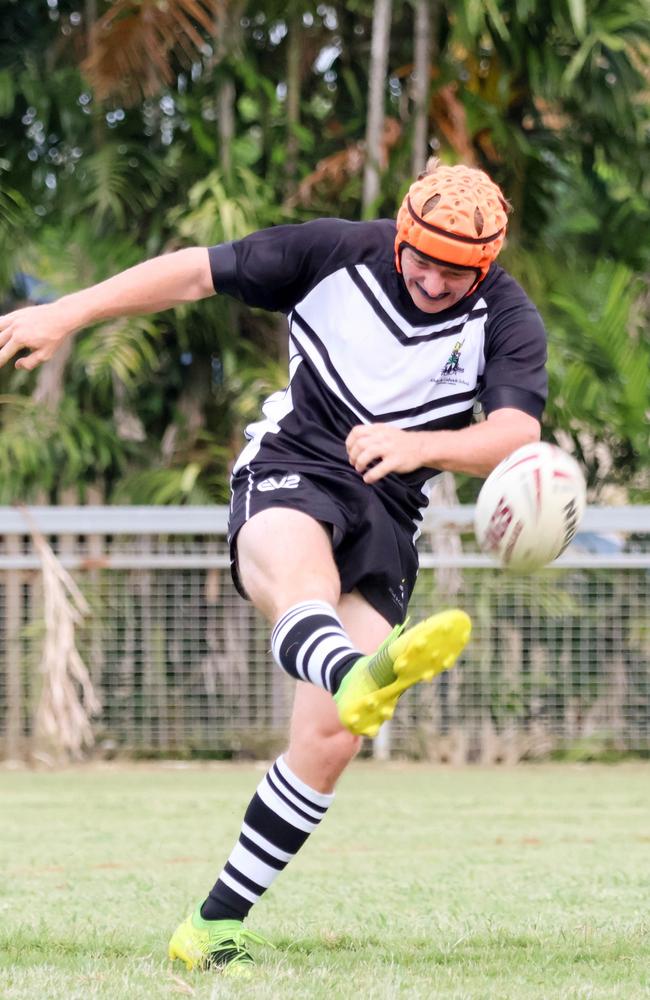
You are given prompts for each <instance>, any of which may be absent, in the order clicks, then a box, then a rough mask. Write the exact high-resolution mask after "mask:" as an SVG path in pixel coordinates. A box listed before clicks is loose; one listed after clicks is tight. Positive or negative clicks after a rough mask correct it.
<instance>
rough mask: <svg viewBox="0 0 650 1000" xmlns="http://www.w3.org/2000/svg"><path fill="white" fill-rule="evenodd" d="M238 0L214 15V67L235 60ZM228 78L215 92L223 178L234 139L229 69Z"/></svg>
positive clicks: (229, 167) (238, 34)
mask: <svg viewBox="0 0 650 1000" xmlns="http://www.w3.org/2000/svg"><path fill="white" fill-rule="evenodd" d="M243 6H244V5H243V3H242V2H241V0H239V2H235V3H232V4H227V5H226V4H224V5H222V6H220V7H219V9H218V11H217V34H216V37H215V40H214V45H215V57H214V62H215V63H216V64H219V63H222V62H224V61H225V60H226V59H228V60H234V59H236V58H237V56H238V55H239V51H240V48H241V23H240V22H241V14H242V10H243ZM225 71H226V73H227V75H226V76H225V77H224V78H222V79H221V82H220V84H219V87H218V90H217V133H218V138H219V158H220V162H221V169H222V170H223V173H224V176H225V177H226V178H229V177H230V173H231V171H232V166H233V164H232V141H233V139H234V138H235V131H236V127H235V100H236V97H237V93H236V91H235V83H234V80H233V78H232V74H231V72H230V69H229V67H228V66H227V65H226V67H225Z"/></svg>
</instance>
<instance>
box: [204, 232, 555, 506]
mask: <svg viewBox="0 0 650 1000" xmlns="http://www.w3.org/2000/svg"><path fill="white" fill-rule="evenodd" d="M394 240H395V223H394V222H393V221H391V220H388V219H386V220H379V221H376V222H346V221H343V220H340V219H319V220H315V221H313V222H306V223H303V224H300V225H288V226H278V227H275V228H271V229H266V230H262V231H260V232H257V233H253V234H252V235H250V236H247V237H245V238H244V239H242V240H237V241H235V242H233V243H225V244H220V245H219V246H216V247H212V248H210V251H209V254H210V263H211V267H212V278H213V282H214V287H215V290H216V291H217V292H220V293H225V294H229V295H232V296H234V297H236V298H238V299H240V300H241V301H243V302H245V303H246V304H248V305H250V306H255V307H260V308H263V309H269V310H272V311H281V312H284V313H285V314H286V315H287V317H288V321H289V330H290V334H289V336H290V351H289V354H290V363H289V375H290V382H289V385H288V387H287V389H286V390H284V391H282V392H279V393H274V394H273V395H272V396H271V397H269V399H267V400H266V402H265V404H264V407H263V419H262V420H260V421H259V422H258V423H255V424H251V425H250V426H249V427H248V428H247V430H246V436H247V438H248V445H247V446H246V448H244V450H243V452H242V454H241V455H240V457H239V459H238V462H237V466H236V471H237V469H241V468H243V467H245V466H246V465H248V464H249V463H251V462H253V461H256V460H257V461H260V460H262V459H263V461H264V462H265V463H267V464H274V465H275V468H286V469H287V470H291V469H292V468H298V467H300V468H303V469H309V467H310V465H311V464H313V465H314V468H316V467H322V465H323V463H326V464H327V465H328V466H330V467H331V465H332V463H339V464H340V467H341V473H342V474H349V473H350V472H351V471H353V470H351V469H350V465H349V463H348V459H347V454H346V451H345V438H346V437H347V435H348V433H349V432H350V430H351V429H352V427H354V426H355V425H356V424H359V423H378V422H382V423H389V424H393V425H394V426H396V427H400V428H403V429H405V430H438V429H457V428H461V427H464V426H466V425H467V424H469V423H470V421H471V418H472V410H473V407H474V404H475V402H476V401H477V400H478V401H480V402H481V403H482V406H483V408H484V410H485V411H486V412H487V413H490V412H491V411H492V410H496V409H499V408H501V407H514V408H516V409H520V410H523V411H525V412H526V413H529V414H531V415H532V416H534V417H536V418H539V417H540V416H541V414H542V411H543V408H544V401H545V398H546V374H545V367H544V366H545V360H546V337H545V332H544V327H543V324H542V321H541V319H540V316H539V314H538V312H537V310H536V309H535V307H534V306H533V305H532V303H531V302H530V300H529V299H528V297H527V296H526V294H525V292H524V291H523V290H522V288H521V287H520V286H519V285H518V284H517V282H516V281H515V280H514V279H513V278H511V277H510V276H509V275H508V274H506V272H505V271H504V270H503V269H502V268H500V267H499V266H498V265H496V264H493V265H492V267H491V268H490V271H489V273H488V275H487V277H486V278H485V280H484V281H483V282H481V284H480V285H479V287H478V289H477V290H476V291H475V292H474V293H473V294H472V295H471V296H468V297H467V298H466V299H463V300H462V301H461V302H459V303H457V304H456V305H455V306H453V307H452V308H450V309H448V310H445V311H444V312H440V313H436V314H429V313H424V312H422V311H421V310H420V309H418V308H417V306H416V305H415V304H414V302H413V300H412V299H411V296H410V295H409V293H408V291H407V289H406V286H405V284H404V281H403V279H402V277H401V275H400V274H399V273H398V272H397V270H396V268H395V264H394V256H393V254H394V251H393V245H394ZM354 474H355V475H357V473H354ZM434 475H435V470H432V469H419V470H417V471H415V472H411V473H408V474H405V475H398V474H391V475H389V476H387V477H385V479H383V480H381V481H380V483H378V484H377V486H376V488H378V489H380V490H381V491H382V492H383V494H384V496H385V499H386V501H387V503H388V505H389V506H390V507H392V508H393V510H394V513H395V515H396V516H399V515H400V513H401V516H402V517H403V516H404V515H406V516H407V517H409V518H410V519H411V520H413V519H415V520H417V519H419V511H420V510H421V508H423V507H424V506H426V502H427V494H428V488H427V487H428V481H430V480H431V478H432V476H434ZM400 519H401V518H400Z"/></svg>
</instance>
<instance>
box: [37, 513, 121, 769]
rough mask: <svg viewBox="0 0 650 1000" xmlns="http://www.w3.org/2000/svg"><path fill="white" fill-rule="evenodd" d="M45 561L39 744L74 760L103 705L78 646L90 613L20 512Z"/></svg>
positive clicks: (85, 744)
mask: <svg viewBox="0 0 650 1000" xmlns="http://www.w3.org/2000/svg"><path fill="white" fill-rule="evenodd" d="M22 513H23V516H24V518H25V520H26V521H27V524H28V525H29V529H30V532H31V535H32V538H33V541H34V547H35V549H36V551H37V552H38V555H39V557H40V560H41V566H42V574H43V604H44V608H43V612H44V619H45V638H44V641H43V652H42V655H41V663H40V673H41V675H42V678H43V685H42V688H41V693H40V699H39V703H38V708H37V710H36V720H35V727H34V729H35V732H34V736H35V742H36V744H37V745H40V746H47V747H48V748H49V749H51V750H54V751H56V752H58V753H60V754H63V755H65V756H68V757H72V758H74V759H80V758H81V757H82V756H83V753H84V750H86V749H87V748H89V747H91V746H92V745H93V743H94V736H93V731H92V725H91V719H92V717H93V716H95V715H98V714H99V712H100V711H101V704H100V701H99V699H98V697H97V695H96V694H95V690H94V688H93V685H92V681H91V679H90V675H89V673H88V669H87V668H86V665H85V663H84V662H83V660H82V658H81V656H80V655H79V651H78V650H77V646H76V643H75V629H76V627H77V626H78V625H79V624H80V622H81V621H82V620H83V618H84V617H85V616H86V615H87V614H88V613H89V611H90V608H89V606H88V604H87V602H86V599H85V598H84V596H83V594H82V593H81V591H80V590H79V588H78V587H77V585H76V583H75V582H74V580H73V579H72V577H71V576H70V574H69V573H68V572H66V570H65V569H64V568H63V566H62V565H61V563H60V562H59V560H58V559H57V557H56V556H55V554H54V552H53V551H52V549H51V547H50V546H49V545H48V543H47V541H46V540H45V538H44V537H43V535H42V534H41V533H40V531H39V530H38V528H37V527H36V524H35V523H34V521H33V519H32V518H31V517H30V515H29V514H28V512H27V511H26V510H24V509H23V511H22Z"/></svg>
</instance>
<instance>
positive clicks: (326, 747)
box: [292, 728, 361, 774]
mask: <svg viewBox="0 0 650 1000" xmlns="http://www.w3.org/2000/svg"><path fill="white" fill-rule="evenodd" d="M292 743H293V745H294V746H295V747H296V749H299V750H301V751H302V752H305V751H308V752H309V755H310V757H311V758H312V759H315V760H318V762H319V766H320V765H322V769H323V772H324V773H325V772H326V773H328V774H329V773H333V772H337V773H338V772H340V771H341V770H342V769H343V768H344V767H346V766H347V764H349V763H350V761H351V760H353V759H354V758H355V757H356V755H357V754H358V753H359V750H360V749H361V737H360V736H355V735H354V733H350V732H348V730H347V729H343V728H341V729H337V730H335V731H327V730H322V729H321V730H319V729H312V730H307V731H305V730H303V731H302V732H301V733H300V735H296V736H294V739H293V740H292Z"/></svg>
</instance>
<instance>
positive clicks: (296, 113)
mask: <svg viewBox="0 0 650 1000" xmlns="http://www.w3.org/2000/svg"><path fill="white" fill-rule="evenodd" d="M301 35H302V15H301V14H300V13H299V11H298V10H296V9H294V10H293V12H292V13H291V16H290V18H289V34H288V38H287V160H286V194H287V196H288V195H290V194H291V193H292V191H293V188H294V186H295V182H296V176H297V173H298V145H299V143H298V135H297V132H296V129H297V126H298V125H299V124H300V57H301V45H300V43H301Z"/></svg>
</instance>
